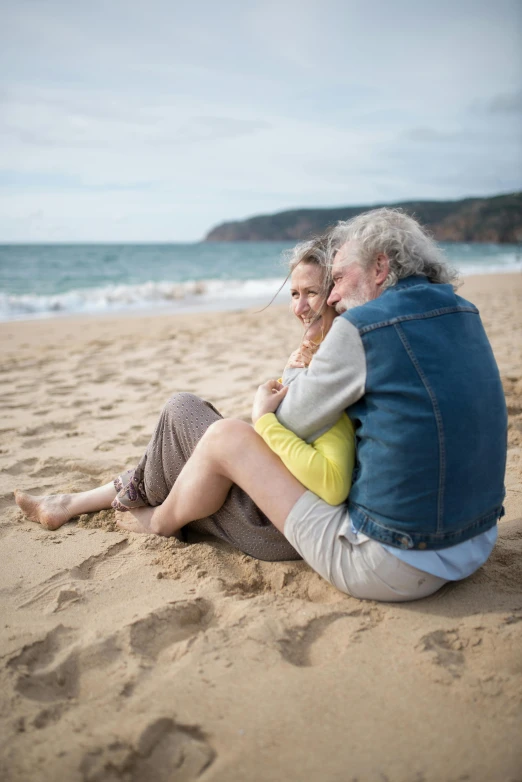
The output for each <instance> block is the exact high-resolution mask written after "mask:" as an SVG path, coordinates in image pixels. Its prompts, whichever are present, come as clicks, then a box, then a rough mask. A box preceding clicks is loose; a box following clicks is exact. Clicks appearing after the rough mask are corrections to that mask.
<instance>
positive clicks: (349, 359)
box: [277, 316, 366, 443]
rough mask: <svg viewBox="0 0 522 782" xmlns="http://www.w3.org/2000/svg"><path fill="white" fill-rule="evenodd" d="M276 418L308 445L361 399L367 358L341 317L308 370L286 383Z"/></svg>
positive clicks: (364, 383) (349, 327)
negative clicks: (284, 393) (285, 389)
mask: <svg viewBox="0 0 522 782" xmlns="http://www.w3.org/2000/svg"><path fill="white" fill-rule="evenodd" d="M283 380H284V382H285V384H288V385H289V388H288V393H287V395H286V396H285V398H284V399H283V401H282V402H281V404H280V405H279V407H278V409H277V418H278V420H279V421H280V422H281V423H282V424H283V426H286V428H287V429H291V430H292V432H295V433H296V434H297V436H298V437H302V438H303V440H306V442H308V443H310V442H313V441H314V440H316V439H317V437H318V436H319V435H320V434H322V433H323V432H326V430H327V429H329V428H330V427H331V426H333V424H334V423H335V422H336V421H337V420H338V418H339V416H340V415H341V413H343V412H344V411H345V410H346V408H347V407H350V405H353V404H354V403H355V402H357V400H358V399H360V398H361V397H362V395H363V394H364V392H365V386H366V355H365V351H364V347H363V343H362V340H361V337H360V335H359V331H358V330H357V329H356V327H355V326H353V325H352V323H350V321H349V320H347V319H346V318H343V317H342V316H341V317H339V318H336V319H335V321H334V323H333V326H332V328H331V329H330V331H329V332H328V334H327V335H326V337H325V339H324V341H323V342H322V343H321V345H320V347H319V350H318V351H317V353H316V354H315V356H314V357H313V358H312V361H311V362H310V366H309V367H308V368H307V369H300V370H299V371H298V372H297V373H295V374H294V375H293V377H292V381H291V382H290V383H288V381H289V380H290V377H288V379H287V374H286V373H285V375H283Z"/></svg>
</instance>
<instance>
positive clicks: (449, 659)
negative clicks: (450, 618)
mask: <svg viewBox="0 0 522 782" xmlns="http://www.w3.org/2000/svg"><path fill="white" fill-rule="evenodd" d="M467 645H468V641H467V640H466V639H462V638H461V637H460V633H459V631H458V630H456V629H453V630H434V631H433V632H432V633H428V634H427V635H423V636H422V638H421V639H420V641H419V644H418V647H417V648H419V649H421V650H422V651H423V652H430V653H431V659H432V662H433V663H434V664H435V665H440V666H441V667H442V668H444V669H445V670H446V671H448V672H449V673H450V674H451V676H452V677H453V678H454V679H458V678H460V676H461V675H462V670H463V667H464V664H465V656H464V650H465V649H466V647H467Z"/></svg>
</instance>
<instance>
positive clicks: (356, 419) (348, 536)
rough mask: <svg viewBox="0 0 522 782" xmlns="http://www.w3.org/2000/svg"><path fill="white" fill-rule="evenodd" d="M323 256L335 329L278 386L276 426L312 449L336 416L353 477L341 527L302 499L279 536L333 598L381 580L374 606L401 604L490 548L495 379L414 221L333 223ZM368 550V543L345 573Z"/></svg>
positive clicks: (499, 490)
mask: <svg viewBox="0 0 522 782" xmlns="http://www.w3.org/2000/svg"><path fill="white" fill-rule="evenodd" d="M332 247H333V250H334V251H335V255H334V260H333V282H334V287H333V290H332V293H331V295H330V297H329V299H328V303H329V304H330V305H334V306H335V307H336V309H337V311H338V312H339V313H341V317H339V318H337V320H336V322H335V323H334V325H333V327H332V329H331V331H330V333H329V334H328V336H327V337H326V339H325V341H324V343H323V344H322V345H321V347H320V349H319V351H318V353H317V354H316V356H315V357H314V359H313V361H312V362H311V364H310V366H309V368H308V369H306V370H303V369H301V370H295V369H294V370H290V371H288V372H287V373H286V374H285V376H284V378H283V379H284V382H285V384H286V385H289V390H288V393H287V394H286V397H285V398H284V400H283V402H282V404H281V406H280V407H279V409H278V412H277V416H278V418H279V420H280V421H281V422H282V423H283V424H284V425H285V426H286V427H288V428H290V429H292V430H293V431H294V432H295V433H296V434H297V435H299V436H300V437H302V438H303V439H307V440H309V441H311V440H313V439H314V438H315V437H317V435H318V434H319V433H320V432H322V431H324V430H326V429H327V428H328V427H330V426H332V424H333V423H334V422H335V421H336V420H337V418H338V417H339V415H340V413H341V412H342V411H343V410H346V412H347V414H348V416H349V417H350V418H351V420H352V422H353V423H354V425H355V428H356V436H357V465H356V470H355V473H354V480H353V485H352V489H351V492H350V497H349V502H348V514H347V516H346V517H345V518H344V519H342V518H340V517H339V518H337V519H336V521H335V522H332V523H330V519H331V518H333V517H334V515H335V514H334V513H333V511H332V512H330V511H329V510H328V506H326V507H324V506H325V504H324V503H321V501H319V504H318V503H317V502H315V501H313V500H312V499H311V497H310V492H308V493H307V494H305V495H303V497H302V498H301V499H300V500H299V501H298V502H297V504H296V507H295V508H294V509H292V511H291V513H290V515H289V517H288V519H287V520H286V523H285V528H284V531H285V535H286V536H287V537H288V539H289V540H290V542H291V543H292V545H293V546H294V547H295V548H296V549H297V550H298V551H299V553H300V554H301V555H302V556H303V558H304V559H306V560H307V561H308V562H309V564H310V565H311V566H312V567H314V568H315V569H316V570H318V572H321V573H322V574H323V575H326V577H328V578H329V580H331V581H332V583H335V584H336V586H340V588H342V584H343V583H344V586H345V588H346V591H349V592H351V593H352V594H355V595H356V596H357V589H358V587H356V589H355V590H354V589H353V587H351V586H350V583H349V579H350V577H349V576H348V582H347V581H346V578H347V576H346V572H347V571H349V570H350V568H352V569H353V568H354V567H355V568H356V569H357V568H361V567H362V568H363V569H364V568H366V569H367V572H368V573H369V574H371V578H372V579H374V577H375V575H376V571H378V570H379V568H380V569H381V573H380V575H379V581H381V580H382V581H384V582H386V583H387V585H388V586H390V584H391V590H392V592H391V593H390V596H389V597H388V598H387V597H386V596H384V597H382V596H380V598H379V597H378V596H377V595H376V597H377V599H398V600H400V599H411V598H413V597H419V596H421V594H420V593H421V592H423V590H426V589H427V590H428V591H430V590H431V591H435V588H438V586H440V585H441V584H443V583H444V582H445V581H449V580H458V579H461V578H465V577H466V576H469V575H470V574H471V573H473V572H474V571H475V570H476V569H477V568H478V567H480V566H481V565H482V564H483V563H484V562H485V561H486V559H487V558H488V556H489V554H490V553H491V551H492V549H493V546H494V544H495V540H496V532H497V530H496V522H497V520H498V518H499V517H500V516H502V515H503V508H502V501H503V498H504V484H503V481H504V472H505V460H506V441H507V415H506V407H505V402H504V395H503V392H502V386H501V382H500V377H499V373H498V369H497V366H496V363H495V359H494V357H493V353H492V350H491V347H490V345H489V342H488V340H487V337H486V334H485V332H484V329H483V326H482V323H481V321H480V317H479V314H478V311H477V309H476V308H475V307H474V306H473V305H472V304H470V303H469V302H467V301H465V300H464V299H462V298H460V297H459V296H457V295H456V294H455V292H454V290H453V287H452V285H451V283H452V282H453V281H454V279H455V275H454V274H453V273H452V271H451V269H449V268H448V267H447V265H446V264H445V262H444V260H443V258H442V257H441V255H440V253H439V251H438V248H437V246H436V245H435V243H434V242H433V241H432V240H431V239H430V237H428V236H427V234H426V233H425V232H424V231H423V230H422V229H421V227H420V226H419V224H418V223H417V222H416V221H415V220H413V219H412V218H410V217H408V216H407V215H406V214H404V213H402V212H400V211H398V210H390V209H379V210H374V211H371V212H367V213H365V214H363V215H359V216H358V217H356V218H354V219H352V220H350V221H348V222H346V223H340V224H339V225H338V226H337V227H336V228H335V229H334V230H333V232H332ZM312 497H313V495H312ZM302 518H306V519H307V521H306V523H302V522H301V521H300V519H302ZM319 541H320V543H319ZM339 541H340V543H339ZM367 541H373V544H375V543H376V544H378V545H377V546H376V545H372V546H371V547H366V553H365V554H364V556H357V557H356V558H355V559H356V561H354V560H353V552H357V546H360V545H361V544H362V543H366V542H367ZM370 549H371V550H370ZM326 550H328V553H327V554H326V555H325V553H324V552H325V551H326ZM360 551H362V550H360ZM325 556H326V557H327V558H328V562H326V561H325V560H324V557H325ZM346 557H349V561H344V562H343V558H344V560H346ZM323 560H324V561H323ZM401 569H402V570H403V571H404V573H403V574H404V577H405V580H404V590H402V589H401ZM409 569H411V571H413V573H412V572H410V570H409ZM415 571H416V574H415ZM419 571H420V572H421V574H423V579H424V580H423V581H422V579H421V578H418V579H417V580H418V586H419V590H418V591H417V590H416V588H415V577H416V575H417V576H418V574H419ZM390 574H391V575H390ZM359 578H360V577H359ZM394 579H395V580H394ZM421 581H422V583H421ZM339 582H341V583H339ZM392 582H393V583H392ZM433 587H434V588H433ZM370 591H371V588H370ZM401 592H403V597H402V598H401ZM392 593H396V597H393V596H391V595H392ZM365 596H368V595H365Z"/></svg>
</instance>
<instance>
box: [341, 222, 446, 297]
mask: <svg viewBox="0 0 522 782" xmlns="http://www.w3.org/2000/svg"><path fill="white" fill-rule="evenodd" d="M349 241H350V242H351V241H354V242H356V243H357V250H358V262H359V264H360V265H361V266H362V267H363V268H364V269H367V268H369V266H370V265H371V264H372V263H373V261H374V260H375V258H376V257H377V255H378V254H379V253H384V254H385V255H386V256H387V257H388V259H389V261H390V272H389V274H388V277H387V278H386V281H385V283H384V286H383V287H384V288H389V287H390V286H392V285H395V284H396V283H397V282H398V281H399V280H400V279H402V278H403V277H410V276H411V275H413V274H419V275H423V276H424V277H427V278H428V280H430V281H431V282H434V283H450V284H451V285H453V287H454V288H456V287H457V281H458V272H456V271H455V269H453V268H452V267H451V266H450V265H449V264H448V263H447V262H446V260H445V258H444V255H443V254H442V251H441V250H440V249H439V247H438V246H437V244H436V243H435V241H434V240H433V239H432V237H431V236H430V235H429V234H428V232H427V231H426V230H425V229H424V228H422V227H421V226H420V225H419V223H418V222H417V221H416V220H414V219H413V218H412V217H409V215H407V214H406V213H405V212H404V211H403V210H402V209H387V208H384V209H373V210H371V211H370V212H364V213H363V214H360V215H357V217H352V219H351V220H346V221H341V222H339V223H338V224H337V225H336V226H335V228H333V229H332V230H331V231H330V233H329V252H328V256H329V259H330V262H332V259H333V256H334V254H335V252H336V251H337V250H338V249H339V248H340V247H342V245H343V244H345V243H346V242H349Z"/></svg>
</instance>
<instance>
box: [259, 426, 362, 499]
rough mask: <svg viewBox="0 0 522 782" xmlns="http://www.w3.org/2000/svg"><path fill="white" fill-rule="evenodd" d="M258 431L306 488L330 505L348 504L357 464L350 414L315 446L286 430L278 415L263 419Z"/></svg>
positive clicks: (316, 442) (319, 438)
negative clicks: (354, 467) (353, 472)
mask: <svg viewBox="0 0 522 782" xmlns="http://www.w3.org/2000/svg"><path fill="white" fill-rule="evenodd" d="M254 428H255V430H256V432H257V433H258V434H260V435H261V437H262V438H263V440H264V441H265V443H266V444H267V445H268V446H269V447H270V448H271V450H272V451H274V453H276V454H277V455H278V456H279V458H280V459H281V461H282V462H283V464H284V465H285V467H286V468H287V470H289V472H291V473H292V475H293V476H294V477H295V478H297V480H298V481H300V482H301V483H302V484H303V486H305V487H306V488H307V489H309V490H310V491H313V492H314V494H317V496H318V497H320V498H321V499H322V500H324V501H325V502H327V503H328V504H329V505H340V504H341V502H344V501H345V499H346V498H347V497H348V493H349V491H350V486H351V483H352V471H353V466H354V462H355V433H354V429H353V424H352V422H351V421H350V419H349V418H348V416H347V415H346V413H343V414H342V415H341V417H340V418H339V420H338V421H337V423H336V424H335V425H334V426H332V428H331V429H329V430H328V431H327V432H325V433H324V434H322V435H321V436H320V437H318V438H317V440H314V442H313V443H306V442H305V441H304V440H301V439H300V438H299V437H297V435H296V434H294V433H293V432H291V431H290V429H286V428H285V427H284V426H283V425H282V424H280V423H279V421H278V420H277V418H276V416H275V414H274V413H266V414H265V415H263V416H261V418H259V419H258V421H256V424H255V427H254Z"/></svg>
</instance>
